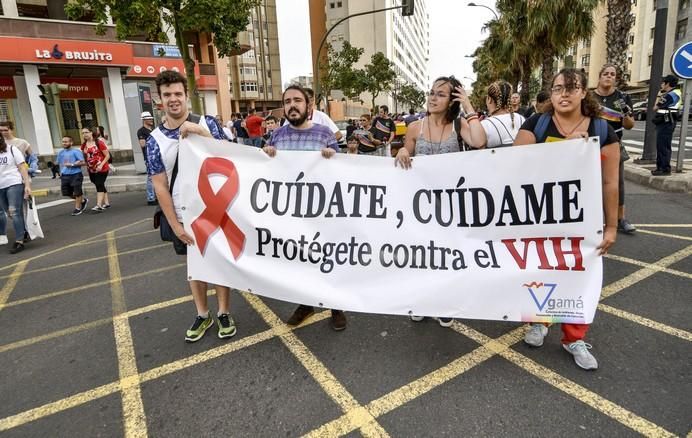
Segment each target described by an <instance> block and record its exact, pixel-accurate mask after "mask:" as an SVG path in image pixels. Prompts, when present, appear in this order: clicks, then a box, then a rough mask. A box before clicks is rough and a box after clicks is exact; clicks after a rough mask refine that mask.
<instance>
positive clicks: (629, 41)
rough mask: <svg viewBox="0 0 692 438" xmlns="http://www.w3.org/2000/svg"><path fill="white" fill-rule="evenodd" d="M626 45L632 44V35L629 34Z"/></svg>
mask: <svg viewBox="0 0 692 438" xmlns="http://www.w3.org/2000/svg"><path fill="white" fill-rule="evenodd" d="M627 43H628V44H634V34H630V37H629V38H628V40H627Z"/></svg>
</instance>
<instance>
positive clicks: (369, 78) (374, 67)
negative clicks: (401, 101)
mask: <svg viewBox="0 0 692 438" xmlns="http://www.w3.org/2000/svg"><path fill="white" fill-rule="evenodd" d="M393 67H394V64H393V63H392V61H390V60H389V59H387V57H386V56H385V55H384V53H382V52H377V53H375V54H373V55H372V57H371V58H370V64H366V65H365V67H364V68H363V70H362V73H359V74H358V75H359V76H360V78H361V80H362V81H363V83H362V85H363V87H364V90H363V91H367V92H369V93H370V96H371V97H372V99H371V103H372V109H373V111H374V110H375V99H377V96H379V95H380V94H381V93H387V92H389V91H391V90H392V87H393V86H394V80H395V79H396V72H395V71H394V68H393Z"/></svg>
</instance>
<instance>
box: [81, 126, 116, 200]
mask: <svg viewBox="0 0 692 438" xmlns="http://www.w3.org/2000/svg"><path fill="white" fill-rule="evenodd" d="M97 136H98V129H96V128H93V129H91V130H89V129H86V128H85V129H82V138H83V141H84V142H83V143H82V147H81V151H82V154H84V160H85V161H86V165H87V171H88V172H89V180H90V181H91V182H92V183H93V184H94V186H95V187H96V205H95V206H94V207H93V208H92V209H91V211H93V212H95V213H100V212H102V211H104V210H105V209H107V208H110V207H111V204H110V202H109V200H108V191H107V190H106V178H108V170H109V165H108V159H109V158H110V156H111V154H110V152H109V151H108V146H106V143H105V142H104V141H103V139H102V138H99V137H97Z"/></svg>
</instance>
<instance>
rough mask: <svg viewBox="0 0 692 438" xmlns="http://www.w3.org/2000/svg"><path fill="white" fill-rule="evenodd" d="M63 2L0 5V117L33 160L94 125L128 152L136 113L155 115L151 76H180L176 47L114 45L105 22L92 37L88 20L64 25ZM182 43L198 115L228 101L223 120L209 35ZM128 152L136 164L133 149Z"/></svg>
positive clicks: (223, 85) (221, 81)
mask: <svg viewBox="0 0 692 438" xmlns="http://www.w3.org/2000/svg"><path fill="white" fill-rule="evenodd" d="M65 3H67V0H31V1H29V0H25V1H22V0H2V3H1V5H2V9H1V10H0V13H1V14H2V15H0V120H10V121H12V122H14V124H15V126H16V129H15V133H16V135H17V136H18V137H22V138H26V139H27V140H28V141H29V142H30V143H31V144H32V146H33V149H34V150H35V151H37V152H38V153H39V154H40V155H52V154H53V153H54V152H55V150H57V149H60V148H61V139H62V137H63V136H65V135H69V136H72V137H73V138H74V140H75V143H78V142H80V141H81V140H80V135H79V133H80V129H81V128H85V127H86V128H91V127H94V126H103V127H104V128H105V131H106V133H107V134H108V136H109V139H108V141H109V142H110V143H111V145H110V147H112V148H113V149H114V150H119V149H120V150H129V149H133V145H138V141H137V138H136V135H135V133H136V130H137V129H138V128H139V127H140V126H141V120H140V114H141V112H142V111H150V112H152V114H154V115H155V116H157V117H158V113H159V111H157V109H158V103H160V100H159V98H158V94H157V92H156V86H155V85H154V82H153V79H154V78H155V77H156V75H157V74H158V73H159V72H161V71H164V70H178V71H180V72H183V73H184V72H185V68H184V65H183V62H182V59H181V57H180V53H179V51H178V48H177V46H175V45H174V42H170V41H169V42H167V43H151V42H145V41H135V40H133V41H126V42H121V41H118V40H117V38H116V36H115V29H114V26H113V25H112V24H111V25H107V26H106V32H105V34H104V35H97V34H96V33H95V31H94V23H93V22H91V21H90V19H89V17H84V18H83V21H68V20H67V17H66V16H65V13H64V6H65ZM189 38H190V41H192V45H193V51H194V53H195V59H196V60H197V61H198V62H197V64H196V68H195V72H194V74H195V76H196V77H197V83H198V88H199V91H200V96H201V97H202V101H203V106H204V109H205V112H207V113H210V114H217V113H218V112H219V110H220V109H221V108H222V107H223V106H224V103H225V102H228V104H226V106H227V107H228V113H229V115H230V93H229V92H228V84H227V77H228V76H227V74H226V73H225V70H222V73H223V74H222V75H220V74H219V73H218V72H217V65H219V64H220V63H219V62H218V58H217V56H216V51H215V49H214V47H213V46H212V45H211V42H210V38H208V37H207V36H206V35H204V34H194V35H190V36H189ZM161 54H163V56H161ZM50 84H55V85H54V86H53V87H51V85H50ZM39 86H41V87H39ZM224 93H225V94H224ZM42 99H46V102H44V101H43V100H42ZM134 150H135V160H136V163H137V164H141V163H142V161H141V152H139V147H136V148H134ZM139 167H141V166H139Z"/></svg>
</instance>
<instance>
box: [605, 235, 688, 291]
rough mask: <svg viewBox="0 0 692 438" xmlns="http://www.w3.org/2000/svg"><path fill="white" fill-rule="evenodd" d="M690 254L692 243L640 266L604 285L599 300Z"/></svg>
mask: <svg viewBox="0 0 692 438" xmlns="http://www.w3.org/2000/svg"><path fill="white" fill-rule="evenodd" d="M691 254H692V245H689V246H687V247H685V248H683V249H681V250H680V251H677V252H674V253H673V254H671V255H669V256H667V257H664V258H662V259H660V260H659V261H657V262H655V263H652V264H651V265H649V266H647V267H645V268H642V269H640V270H638V271H635V272H633V273H631V274H630V275H628V276H626V277H624V278H621V279H620V280H617V281H614V282H613V283H610V284H609V285H608V286H606V287H604V288H603V290H602V291H601V300H603V299H604V298H608V297H610V296H612V295H613V294H615V293H617V292H619V291H621V290H623V289H625V288H628V287H630V286H632V285H634V284H635V283H639V282H640V281H642V280H645V279H647V278H649V277H651V276H652V275H654V274H655V273H657V272H659V270H660V268H667V267H668V266H670V265H672V264H675V263H677V262H679V261H680V260H682V259H684V258H685V257H688V256H689V255H691Z"/></svg>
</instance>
